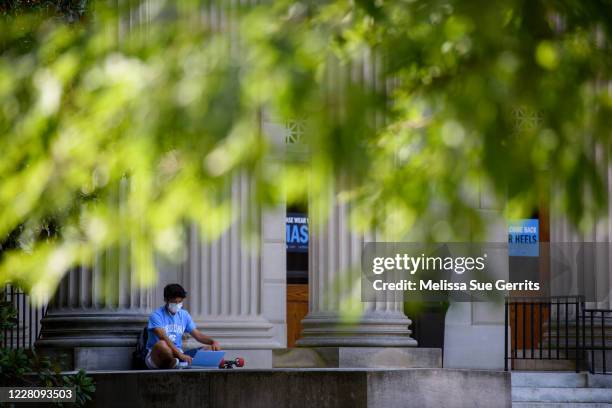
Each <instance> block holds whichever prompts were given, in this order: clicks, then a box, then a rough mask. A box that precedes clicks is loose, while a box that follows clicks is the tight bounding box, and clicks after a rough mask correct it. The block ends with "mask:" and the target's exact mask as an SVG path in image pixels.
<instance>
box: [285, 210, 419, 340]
mask: <svg viewBox="0 0 612 408" xmlns="http://www.w3.org/2000/svg"><path fill="white" fill-rule="evenodd" d="M312 210H313V209H311V213H310V214H309V215H310V218H311V219H315V220H316V219H321V217H320V214H313V213H312ZM349 210H350V209H349V208H348V206H347V205H346V204H340V203H334V204H332V206H331V210H330V212H329V218H328V219H327V222H326V223H325V224H323V225H316V224H313V225H311V226H310V231H311V235H310V247H309V259H308V267H309V312H308V315H307V316H306V318H305V319H304V320H303V321H302V325H303V326H304V330H303V333H302V338H301V339H300V340H298V342H297V344H298V345H299V346H310V347H320V346H325V347H328V346H333V347H346V346H349V347H351V346H357V347H413V346H416V345H417V342H416V340H414V339H413V338H411V337H410V333H411V331H410V329H409V326H410V323H411V321H410V319H408V318H407V317H406V315H405V314H404V312H403V303H402V299H401V298H397V299H390V300H389V301H387V302H369V303H364V302H361V286H360V284H361V281H360V274H361V271H360V268H361V266H360V262H361V250H362V247H363V244H364V243H365V242H366V241H371V240H372V239H368V238H373V237H367V236H366V235H364V234H358V233H355V232H353V231H351V229H350V228H349V225H348V223H349V220H348V216H349ZM343 316H344V317H343ZM352 319H355V320H353V321H352V323H351V322H350V321H351V320H352Z"/></svg>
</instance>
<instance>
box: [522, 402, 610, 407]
mask: <svg viewBox="0 0 612 408" xmlns="http://www.w3.org/2000/svg"><path fill="white" fill-rule="evenodd" d="M512 408H612V403H610V404H608V403H605V402H572V403H567V402H513V403H512Z"/></svg>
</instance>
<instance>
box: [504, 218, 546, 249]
mask: <svg viewBox="0 0 612 408" xmlns="http://www.w3.org/2000/svg"><path fill="white" fill-rule="evenodd" d="M539 243H540V226H539V221H538V219H537V218H531V219H523V220H515V221H509V222H508V256H528V257H537V256H540V245H539Z"/></svg>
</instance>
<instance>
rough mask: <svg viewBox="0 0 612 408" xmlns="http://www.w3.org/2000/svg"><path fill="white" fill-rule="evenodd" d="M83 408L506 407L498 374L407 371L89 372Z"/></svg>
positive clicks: (506, 383) (505, 377)
mask: <svg viewBox="0 0 612 408" xmlns="http://www.w3.org/2000/svg"><path fill="white" fill-rule="evenodd" d="M91 375H92V376H93V377H94V380H95V381H96V393H95V396H94V399H93V401H92V403H91V404H89V406H90V407H96V408H102V407H104V408H106V407H113V408H121V407H136V406H142V407H147V408H162V407H163V408H166V407H169V406H180V407H182V408H190V407H198V408H199V407H202V408H205V407H256V408H258V407H261V408H268V407H347V408H348V407H350V408H359V407H376V408H386V407H414V408H428V407H445V408H468V407H469V408H472V407H476V406H478V407H487V408H495V407H500V408H501V407H510V406H511V400H510V397H511V396H510V392H511V391H510V376H509V374H508V373H504V372H490V371H489V372H487V371H474V370H472V371H467V370H444V369H409V370H363V369H351V370H343V369H277V370H243V369H236V370H210V371H206V370H165V371H140V372H138V371H132V372H106V373H92V374H91Z"/></svg>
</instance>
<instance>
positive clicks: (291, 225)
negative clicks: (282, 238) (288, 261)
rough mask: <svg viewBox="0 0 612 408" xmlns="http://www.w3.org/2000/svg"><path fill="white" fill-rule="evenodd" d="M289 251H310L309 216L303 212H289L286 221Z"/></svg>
mask: <svg viewBox="0 0 612 408" xmlns="http://www.w3.org/2000/svg"><path fill="white" fill-rule="evenodd" d="M285 233H286V236H287V251H288V252H308V217H307V216H306V214H302V213H287V221H286V223H285Z"/></svg>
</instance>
